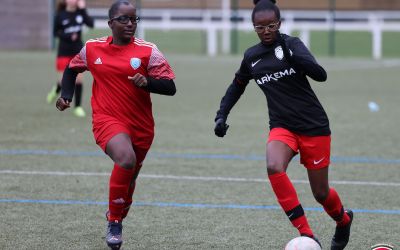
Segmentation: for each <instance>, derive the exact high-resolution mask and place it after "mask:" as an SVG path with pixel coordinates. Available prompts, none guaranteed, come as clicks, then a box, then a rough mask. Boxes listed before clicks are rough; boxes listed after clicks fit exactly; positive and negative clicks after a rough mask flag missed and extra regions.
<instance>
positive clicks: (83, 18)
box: [53, 9, 94, 56]
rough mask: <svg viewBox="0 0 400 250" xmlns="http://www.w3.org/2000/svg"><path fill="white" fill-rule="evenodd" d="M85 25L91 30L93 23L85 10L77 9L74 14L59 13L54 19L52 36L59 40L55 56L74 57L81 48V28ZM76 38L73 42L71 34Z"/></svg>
mask: <svg viewBox="0 0 400 250" xmlns="http://www.w3.org/2000/svg"><path fill="white" fill-rule="evenodd" d="M84 24H86V25H87V26H89V27H91V28H93V25H94V21H93V19H92V18H91V17H90V16H89V15H88V14H87V12H86V9H77V10H76V11H74V12H68V11H66V10H63V11H60V12H58V13H57V15H56V16H55V18H54V30H53V33H54V36H55V37H58V38H59V45H58V51H57V56H74V55H76V54H78V53H79V51H80V50H81V49H82V47H83V43H82V38H81V35H82V27H83V25H84ZM74 33H76V34H77V35H78V38H77V39H76V40H75V41H73V40H72V34H74Z"/></svg>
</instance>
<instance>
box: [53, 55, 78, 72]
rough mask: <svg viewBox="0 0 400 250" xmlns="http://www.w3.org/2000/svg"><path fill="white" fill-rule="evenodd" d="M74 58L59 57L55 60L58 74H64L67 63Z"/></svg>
mask: <svg viewBox="0 0 400 250" xmlns="http://www.w3.org/2000/svg"><path fill="white" fill-rule="evenodd" d="M72 58H74V56H59V57H57V59H56V69H57V71H59V72H64V70H65V68H66V67H67V65H68V63H69V62H70V61H71V60H72Z"/></svg>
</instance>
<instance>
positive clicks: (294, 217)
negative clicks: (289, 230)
mask: <svg viewBox="0 0 400 250" xmlns="http://www.w3.org/2000/svg"><path fill="white" fill-rule="evenodd" d="M268 178H269V180H270V182H271V186H272V189H273V190H274V192H275V195H276V197H277V199H278V202H279V204H280V205H281V207H282V208H283V210H284V211H285V213H286V215H287V216H288V218H289V220H290V221H291V222H292V224H293V226H294V227H295V228H297V230H299V233H300V234H301V235H308V236H310V237H313V236H314V234H313V232H312V230H311V228H310V226H309V225H308V222H307V218H306V216H305V214H304V210H303V207H302V206H301V204H300V202H299V199H298V198H297V193H296V190H295V189H294V186H293V184H292V182H291V181H290V180H289V177H288V176H287V174H286V173H284V172H283V173H276V174H272V175H269V176H268Z"/></svg>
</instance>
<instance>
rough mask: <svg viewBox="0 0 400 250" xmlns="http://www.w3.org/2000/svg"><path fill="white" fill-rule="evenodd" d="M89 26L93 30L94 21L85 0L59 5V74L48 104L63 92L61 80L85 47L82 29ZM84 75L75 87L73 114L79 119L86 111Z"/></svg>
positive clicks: (56, 33) (56, 32)
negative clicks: (87, 9)
mask: <svg viewBox="0 0 400 250" xmlns="http://www.w3.org/2000/svg"><path fill="white" fill-rule="evenodd" d="M83 25H87V26H88V27H90V28H93V25H94V21H93V19H92V18H91V17H90V16H89V15H88V14H87V12H86V3H85V0H61V1H60V2H59V3H58V5H57V13H56V16H55V18H54V29H53V34H54V36H55V37H58V38H59V44H58V51H57V60H56V69H57V72H58V74H59V80H58V81H57V85H56V86H54V87H53V88H52V90H51V91H50V92H49V93H48V94H47V102H48V103H52V102H54V101H55V100H56V98H57V97H58V95H59V93H60V91H61V83H60V82H61V78H62V73H63V72H64V69H65V67H67V65H68V63H69V61H70V60H71V59H72V58H73V57H74V56H75V55H76V54H78V53H79V51H80V50H81V49H82V47H83V42H82V27H83ZM81 100H82V75H81V74H79V75H78V77H77V79H76V85H75V108H74V110H73V113H74V115H75V116H77V117H84V116H85V115H86V114H85V111H84V110H83V108H82V107H81Z"/></svg>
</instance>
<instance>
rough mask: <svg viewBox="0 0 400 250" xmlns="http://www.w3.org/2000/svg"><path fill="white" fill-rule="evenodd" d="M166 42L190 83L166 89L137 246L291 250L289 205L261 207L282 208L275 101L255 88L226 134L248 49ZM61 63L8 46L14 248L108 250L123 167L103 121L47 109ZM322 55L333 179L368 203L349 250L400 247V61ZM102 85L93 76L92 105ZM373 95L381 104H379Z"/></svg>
mask: <svg viewBox="0 0 400 250" xmlns="http://www.w3.org/2000/svg"><path fill="white" fill-rule="evenodd" d="M149 38H151V37H149ZM148 40H150V41H152V40H151V39H148ZM164 46H165V45H163V44H159V47H160V48H161V49H163V47H164ZM164 48H165V50H166V56H167V58H168V59H169V61H170V63H171V65H172V67H173V68H174V70H175V72H176V75H177V78H176V85H177V90H178V91H177V94H176V96H174V97H165V96H157V95H153V97H152V99H153V109H154V116H155V120H156V137H155V140H154V144H153V147H152V149H151V151H150V155H149V157H148V158H147V159H146V161H145V163H144V167H143V169H142V172H141V176H139V179H138V185H137V190H136V193H135V196H134V199H135V201H136V202H138V204H139V205H140V204H141V205H140V206H134V207H133V211H132V213H131V214H130V215H129V216H128V217H127V219H126V220H125V222H124V239H125V243H124V245H123V246H124V249H282V248H283V246H284V245H285V243H286V242H288V241H289V240H290V239H291V238H293V237H295V236H297V233H296V230H295V229H294V228H292V226H291V225H290V223H289V221H288V219H287V218H286V216H285V215H284V213H283V212H282V211H281V210H279V209H274V208H273V207H272V208H270V209H268V208H265V209H257V208H259V207H257V206H277V202H276V200H275V197H274V194H273V192H272V190H271V188H270V186H269V183H268V182H267V180H266V168H265V160H263V157H264V155H265V141H266V138H267V134H268V118H267V108H266V101H265V97H264V96H263V94H262V93H261V91H260V90H259V88H258V87H257V86H256V84H255V83H254V82H252V83H251V84H250V85H249V87H248V88H247V90H246V92H245V94H244V95H243V96H242V98H241V99H240V100H239V102H238V103H237V105H236V106H235V107H234V109H233V111H232V112H231V115H230V117H229V120H228V123H229V124H230V125H231V127H230V129H229V131H228V134H227V136H226V137H225V138H224V139H221V138H217V137H215V136H214V133H213V126H214V123H213V119H214V116H215V112H216V110H217V108H218V105H219V102H220V98H221V97H222V95H223V94H224V92H225V90H226V87H227V86H228V84H229V83H230V82H231V80H232V78H233V74H234V72H235V70H236V69H237V67H238V66H239V64H240V60H241V56H220V57H215V58H209V57H206V56H202V55H182V54H181V55H178V54H173V53H171V52H170V51H171V50H170V49H168V48H166V47H164ZM200 53H201V51H200V50H199V54H200ZM54 57H55V55H54V53H50V52H0V75H1V78H0V83H1V84H0V86H1V87H0V90H1V91H0V103H1V108H0V117H1V120H0V126H1V129H0V173H1V174H0V211H1V213H0V249H107V247H106V245H105V243H104V234H105V225H106V222H105V218H104V212H105V211H106V209H107V207H106V205H104V203H103V202H105V201H106V200H107V192H108V191H107V186H108V174H109V173H110V171H111V169H112V162H111V160H109V159H108V158H107V157H106V156H105V155H102V153H101V151H100V149H99V148H98V147H97V146H96V145H95V143H94V140H93V136H92V133H91V119H90V117H88V118H85V119H78V118H75V117H74V116H73V115H72V113H71V112H70V111H65V112H63V113H61V112H59V111H57V110H56V108H55V106H54V105H48V104H46V102H45V98H46V94H47V92H48V91H49V89H50V87H51V86H52V84H54V83H55V81H56V74H55V72H54V66H53V65H54ZM319 61H320V62H321V64H322V65H323V66H324V67H325V68H326V69H327V71H328V81H327V82H326V83H315V82H312V86H313V88H314V90H315V92H316V93H317V95H318V96H319V98H320V101H321V102H322V104H323V105H324V107H325V109H326V111H327V113H328V115H329V118H330V122H331V128H332V131H333V133H332V156H333V159H336V160H335V161H334V162H333V163H332V165H331V169H330V179H331V181H332V183H331V185H332V186H333V187H335V188H336V189H337V191H338V192H339V194H340V196H341V198H342V200H343V203H344V204H345V206H346V207H349V208H353V209H355V210H356V212H355V220H354V225H353V228H352V236H351V241H350V243H349V246H348V248H347V249H349V250H350V249H353V250H360V249H369V248H370V246H372V245H374V244H377V243H388V244H392V245H395V246H397V247H399V246H400V244H399V243H400V241H399V221H400V200H399V196H398V193H399V191H400V182H399V177H400V160H399V159H400V156H399V146H398V143H399V141H400V133H399V132H398V131H399V117H400V109H399V107H398V106H399V100H400V99H399V92H400V85H399V80H398V72H399V70H400V60H398V59H390V60H382V61H371V60H370V59H365V58H364V59H350V58H349V59H343V58H335V59H329V58H321V59H320V60H319ZM90 90H91V77H90V75H89V74H85V82H84V98H83V105H84V107H85V109H86V110H87V111H90V106H89V98H90ZM370 101H374V102H376V103H377V104H378V105H379V106H380V110H379V112H370V110H369V109H368V102H370ZM89 113H90V112H89ZM218 157H219V158H218ZM224 157H225V158H224ZM235 157H236V158H237V159H235ZM241 157H242V158H241ZM19 171H22V172H19ZM49 172H52V173H49ZM54 172H58V175H56V173H54ZM71 173H75V174H74V175H71ZM90 173H92V175H90ZM63 174H64V175H63ZM288 174H289V176H290V177H291V178H292V179H293V180H299V181H297V182H296V183H295V186H296V188H297V191H298V195H299V198H300V200H301V202H302V204H303V206H304V207H306V208H309V210H307V211H306V214H307V216H308V219H309V222H310V224H311V227H312V228H313V230H314V232H315V233H316V235H317V236H318V237H319V239H320V241H321V243H322V244H323V246H324V249H327V247H328V246H329V243H330V239H331V237H332V234H333V232H334V226H335V224H334V222H332V220H331V219H330V218H328V216H327V215H326V214H325V213H323V212H322V211H320V210H318V209H319V208H320V206H319V205H318V204H317V203H316V202H315V201H314V199H313V198H312V194H311V191H310V188H309V185H308V184H307V183H302V182H301V181H302V180H306V179H307V178H306V172H305V169H304V168H303V167H302V166H301V165H300V164H299V162H298V159H294V160H293V161H292V163H291V165H290V166H289V170H288ZM217 177H220V178H219V179H218V178H217ZM232 178H233V179H232ZM263 179H264V180H265V181H263ZM240 180H242V181H240ZM6 200H12V202H6ZM24 200H25V202H24ZM26 200H30V202H28V201H26ZM18 201H19V202H18ZM56 201H70V203H74V202H75V203H76V202H77V201H94V202H99V203H97V204H92V205H90V204H70V203H68V202H66V204H56V203H55V202H56ZM49 203H50V204H49ZM146 204H147V205H146ZM185 204H186V206H184V205H185ZM196 204H197V205H196ZM198 204H206V205H207V206H203V207H202V206H200V205H198ZM229 204H230V205H235V206H236V208H229V206H228V205H229ZM163 205H165V206H163ZM212 205H217V206H215V207H212Z"/></svg>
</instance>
